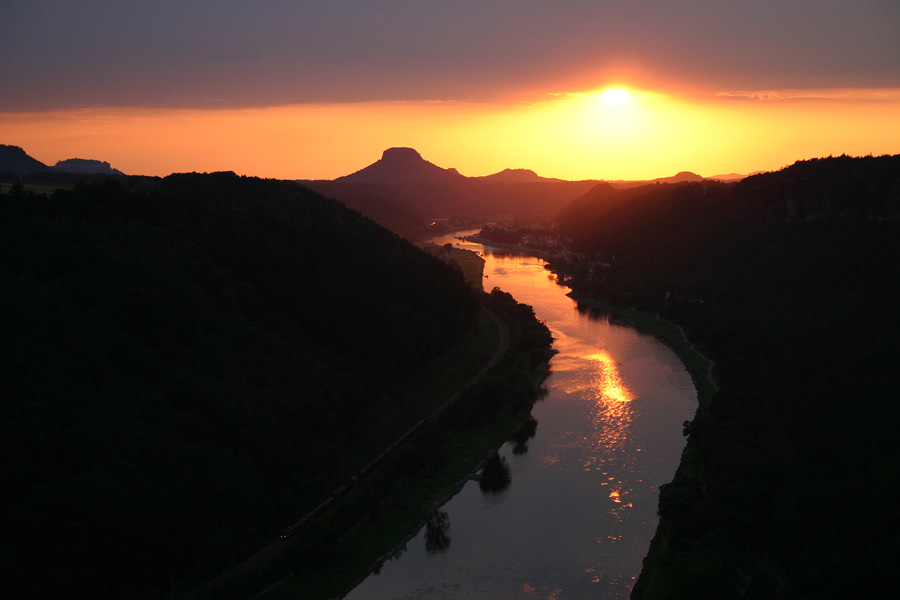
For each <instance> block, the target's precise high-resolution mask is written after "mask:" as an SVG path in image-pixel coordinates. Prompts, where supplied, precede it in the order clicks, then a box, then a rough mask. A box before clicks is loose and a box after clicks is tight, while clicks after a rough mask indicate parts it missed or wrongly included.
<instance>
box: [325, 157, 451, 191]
mask: <svg viewBox="0 0 900 600" xmlns="http://www.w3.org/2000/svg"><path fill="white" fill-rule="evenodd" d="M465 179H466V178H465V177H464V176H463V175H460V173H459V171H457V170H456V169H442V168H441V167H439V166H437V165H435V164H434V163H430V162H428V161H427V160H425V159H424V158H422V155H421V154H419V153H418V152H417V151H416V150H414V149H412V148H388V149H387V150H385V151H384V153H383V154H382V155H381V159H380V160H378V161H377V162H375V163H372V164H371V165H369V166H368V167H365V168H364V169H360V170H359V171H356V172H355V173H351V174H350V175H345V176H344V177H338V178H337V179H335V181H337V182H342V183H390V184H403V185H458V184H460V183H462V181H463V180H465Z"/></svg>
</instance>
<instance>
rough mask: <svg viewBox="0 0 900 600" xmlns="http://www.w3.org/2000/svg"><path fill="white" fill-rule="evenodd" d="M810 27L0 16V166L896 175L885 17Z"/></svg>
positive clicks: (459, 10) (752, 13) (899, 73)
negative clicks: (810, 165)
mask: <svg viewBox="0 0 900 600" xmlns="http://www.w3.org/2000/svg"><path fill="white" fill-rule="evenodd" d="M813 4H814V5H815V6H814V7H813V6H811V5H810V3H808V2H784V1H783V0H758V1H755V2H747V1H746V0H684V1H683V2H671V1H670V0H642V1H641V2H622V1H621V0H592V1H591V2H585V1H584V0H552V1H546V0H541V1H523V0H455V1H454V2H421V1H418V0H394V1H392V2H372V1H371V0H342V1H341V2H322V1H319V0H292V1H291V2H284V1H282V0H267V1H265V2H247V1H246V0H177V1H176V0H159V1H158V2H146V0H80V1H79V2H71V0H28V1H25V0H5V1H3V2H0V22H2V23H3V24H4V25H5V28H4V33H3V35H0V82H2V91H0V144H12V145H17V146H21V147H22V148H24V149H25V151H26V152H28V153H29V154H31V155H32V156H34V157H35V158H37V159H38V160H41V161H42V162H44V163H48V164H51V165H52V164H55V163H56V161H58V160H62V159H67V158H89V159H96V160H103V161H108V162H110V163H111V164H112V165H113V166H114V167H116V168H118V169H120V170H122V171H125V172H127V173H132V174H147V175H167V174H169V173H172V172H177V171H213V170H232V171H235V172H237V173H242V174H248V175H258V176H264V177H276V178H291V179H293V178H322V179H331V178H335V177H338V176H341V175H346V174H349V173H351V172H354V171H356V170H358V169H361V168H363V167H365V166H367V165H369V164H371V163H373V162H375V161H376V160H378V158H379V157H380V156H381V153H382V151H383V150H385V149H386V148H389V147H393V146H409V147H413V148H415V149H417V150H418V151H419V152H420V153H421V154H422V156H423V157H424V158H425V159H426V160H429V161H431V162H433V163H435V164H437V165H439V166H441V167H455V168H456V169H458V170H459V171H460V172H461V173H463V174H465V175H470V176H475V175H486V174H490V173H494V172H497V171H500V170H502V169H505V168H529V169H533V170H535V171H536V172H538V173H539V174H540V175H543V176H545V177H558V178H564V179H585V178H589V179H599V178H603V179H642V178H655V177H661V176H667V175H672V174H674V173H676V172H678V171H681V170H690V171H694V172H696V173H699V174H701V175H706V176H709V175H717V174H722V173H729V172H739V173H747V172H752V171H757V170H773V169H779V168H781V167H783V166H785V165H787V164H791V163H793V162H794V161H796V160H799V159H806V158H812V157H820V156H828V155H830V154H844V153H846V154H850V155H865V154H876V155H878V154H895V153H900V36H898V35H897V32H898V24H900V3H898V2H897V1H896V0H816V2H815V3H813ZM606 88H620V89H628V90H629V94H628V95H627V96H626V95H624V94H622V93H619V94H618V95H611V96H605V95H604V94H603V93H602V91H603V90H604V89H606Z"/></svg>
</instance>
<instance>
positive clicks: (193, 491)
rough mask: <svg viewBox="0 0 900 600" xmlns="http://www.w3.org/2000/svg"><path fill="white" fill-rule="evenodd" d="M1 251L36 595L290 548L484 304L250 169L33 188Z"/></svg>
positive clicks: (3, 530) (18, 483) (16, 590)
mask: <svg viewBox="0 0 900 600" xmlns="http://www.w3.org/2000/svg"><path fill="white" fill-rule="evenodd" d="M146 183H147V182H144V184H146ZM144 184H142V186H141V189H143V188H144V187H148V186H146V185H144ZM0 256H2V260H0V289H2V290H3V293H2V294H0V324H2V341H0V387H2V390H3V392H2V395H3V401H2V403H0V409H2V418H0V473H2V481H3V490H4V493H3V501H2V507H0V508H2V510H0V557H2V562H3V565H4V568H3V570H4V572H5V575H4V577H3V579H4V581H3V583H2V588H3V590H4V591H5V592H7V593H11V594H12V595H8V596H7V597H16V598H27V597H36V598H37V597H41V598H63V597H68V598H76V597H91V598H128V597H155V596H166V597H168V595H169V594H171V593H176V594H177V593H178V592H179V591H184V590H185V589H186V588H187V587H189V586H190V584H191V583H196V582H199V581H203V580H205V579H207V578H210V577H212V576H215V575H218V574H219V573H220V572H221V571H222V570H223V569H224V567H226V566H228V565H230V564H233V563H234V562H235V561H236V560H240V559H242V558H245V557H246V556H247V555H248V554H249V553H252V552H254V551H255V550H257V549H258V548H260V547H262V546H263V545H265V544H267V543H269V542H270V541H271V540H272V539H274V538H276V537H277V532H278V530H279V529H280V528H281V527H282V526H284V525H285V524H287V523H289V522H291V521H292V520H293V519H296V518H297V516H298V515H302V514H304V512H305V511H306V510H308V509H309V508H311V507H312V506H313V505H315V504H316V503H317V502H319V501H321V498H322V497H323V495H324V494H326V493H328V492H330V491H331V490H333V489H334V486H335V485H336V482H340V481H346V477H348V472H347V470H346V469H347V465H346V464H345V462H346V461H345V460H344V459H345V457H344V447H345V443H346V442H347V441H348V440H349V439H352V438H353V436H354V435H356V433H358V432H359V431H360V430H362V429H363V428H366V427H371V426H372V425H373V424H374V423H377V422H378V421H377V415H379V414H381V413H383V412H385V411H390V409H391V402H392V398H391V395H390V393H389V392H390V390H391V389H392V386H396V385H398V384H399V383H400V382H402V381H404V380H405V378H406V377H408V376H409V375H411V374H413V373H415V372H416V370H417V369H419V368H420V367H422V366H424V365H426V364H427V363H428V362H429V361H430V360H431V359H432V357H434V356H436V355H437V354H439V353H440V352H441V351H442V350H443V349H445V348H447V347H450V346H452V345H454V344H457V343H459V341H460V340H461V339H462V336H463V335H465V333H466V332H467V331H469V330H470V329H471V327H472V326H473V323H474V321H475V319H476V316H477V308H478V301H477V299H476V298H475V297H474V296H473V295H472V293H471V292H470V290H469V289H468V288H467V286H466V285H465V284H464V282H463V280H462V277H461V275H460V274H459V273H458V272H457V271H454V270H453V269H451V268H450V267H447V266H446V265H444V264H443V263H441V262H439V261H437V260H435V259H433V258H432V257H430V256H428V255H427V254H425V253H423V252H421V251H419V250H418V249H416V248H415V247H413V246H412V245H411V244H408V243H407V242H405V241H404V240H402V239H401V238H399V237H398V236H396V235H395V234H392V233H390V232H388V231H387V230H384V229H382V228H381V227H378V226H376V225H375V224H374V223H372V222H371V221H369V220H367V219H365V218H363V217H361V216H360V215H359V214H358V213H355V212H353V211H350V210H348V209H346V208H345V207H343V206H342V205H340V204H338V203H337V202H334V201H331V200H327V199H325V198H323V197H321V196H318V195H316V194H314V193H312V192H309V191H308V190H306V189H304V188H302V187H300V186H298V185H296V184H293V183H287V182H277V181H267V180H259V179H254V178H245V177H237V176H235V175H234V174H231V173H216V174H209V175H199V174H182V175H172V176H169V177H167V178H165V179H163V180H159V181H158V182H157V183H156V185H155V186H154V189H153V190H152V191H142V192H138V191H132V190H130V189H128V188H126V187H123V186H122V185H120V184H118V183H116V182H114V181H108V182H106V183H99V184H80V185H78V186H76V187H75V188H74V189H73V190H71V191H64V190H59V191H57V192H56V193H54V194H53V195H52V196H49V197H45V196H42V195H36V194H31V193H28V192H25V191H23V189H22V188H21V187H15V188H13V190H12V191H11V192H10V193H8V194H5V195H0Z"/></svg>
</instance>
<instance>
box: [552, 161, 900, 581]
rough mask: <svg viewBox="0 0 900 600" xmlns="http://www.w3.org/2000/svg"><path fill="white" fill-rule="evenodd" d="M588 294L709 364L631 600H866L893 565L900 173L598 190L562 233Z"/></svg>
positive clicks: (863, 169)
mask: <svg viewBox="0 0 900 600" xmlns="http://www.w3.org/2000/svg"><path fill="white" fill-rule="evenodd" d="M560 229H561V232H562V233H564V234H567V235H570V236H571V237H572V238H573V239H574V240H575V247H576V249H578V250H580V251H581V252H583V253H584V256H586V257H587V258H585V259H584V260H573V261H571V262H569V263H566V262H563V261H558V262H557V264H556V267H557V268H559V269H560V270H562V271H563V272H566V273H567V274H569V275H571V276H572V277H573V278H574V279H573V282H572V284H571V285H573V286H574V287H575V289H576V290H577V291H578V292H579V293H581V294H585V295H593V296H595V297H602V298H605V299H607V300H611V301H612V302H614V303H616V304H619V305H620V306H623V307H630V306H634V307H638V308H642V309H645V310H650V311H655V312H659V313H660V314H661V315H662V316H663V317H664V318H667V319H670V320H672V321H674V322H676V323H679V324H681V325H683V326H685V328H686V329H687V330H688V331H689V333H690V335H691V336H692V337H693V338H694V339H696V340H699V341H700V342H702V343H703V344H705V345H706V346H707V347H708V348H710V349H711V350H712V352H713V353H714V354H715V356H716V360H717V367H716V371H715V373H716V377H717V378H718V380H719V383H720V385H721V391H720V392H719V393H718V394H717V395H716V396H715V397H714V398H713V400H712V402H711V403H709V404H708V405H707V406H703V407H701V409H700V410H699V411H698V413H697V415H696V418H695V419H693V421H692V422H689V423H686V424H685V434H686V435H688V436H689V438H688V440H689V441H688V452H687V454H686V455H685V457H684V460H683V461H682V465H681V468H680V469H679V474H678V476H677V477H676V479H675V481H674V482H673V483H671V484H669V485H667V486H664V487H663V489H662V490H661V498H660V515H661V518H662V519H661V524H660V528H659V531H658V533H657V536H656V539H655V540H654V543H653V546H652V548H651V552H650V555H649V557H648V558H647V559H646V561H645V567H644V571H643V573H642V575H641V578H640V580H639V582H638V584H637V586H636V587H635V590H634V593H633V596H632V597H633V598H640V599H645V598H649V599H659V598H692V599H697V598H737V597H742V598H778V597H784V598H830V597H859V596H868V595H873V593H874V591H875V590H878V589H890V586H889V587H884V586H885V585H887V584H888V582H889V581H890V577H891V573H892V571H893V569H894V566H893V557H896V556H897V553H898V551H900V518H898V516H897V511H896V507H897V506H900V480H898V478H897V477H896V469H897V465H898V464H900V447H898V446H897V444H896V440H897V439H898V437H900V403H898V402H897V390H898V389H900V380H898V379H900V378H898V372H897V369H896V358H897V356H900V340H898V336H897V332H898V331H900V313H898V311H897V309H896V303H895V299H896V298H897V295H898V293H900V156H884V157H866V158H851V157H846V156H842V157H834V158H827V159H818V160H811V161H802V162H798V163H796V164H794V165H792V166H790V167H788V168H785V169H783V170H781V171H778V172H775V173H767V174H761V175H757V176H754V177H750V178H748V179H745V180H743V181H742V182H740V183H737V184H719V183H709V182H704V183H688V184H675V185H655V186H648V187H644V188H639V189H635V190H627V191H616V190H612V189H600V190H597V191H596V192H595V194H594V196H593V197H590V198H587V197H586V198H584V199H582V200H581V201H579V202H578V203H576V204H574V205H573V206H571V207H570V208H569V209H568V211H566V212H565V213H564V214H563V215H562V216H561V225H560Z"/></svg>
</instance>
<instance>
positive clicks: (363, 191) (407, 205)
mask: <svg viewBox="0 0 900 600" xmlns="http://www.w3.org/2000/svg"><path fill="white" fill-rule="evenodd" d="M301 183H303V184H304V185H306V186H307V187H309V188H311V189H313V190H315V191H317V192H319V193H320V194H323V195H325V196H328V197H331V198H334V199H336V200H340V201H341V202H343V203H344V204H346V205H347V206H349V207H351V208H354V209H356V210H358V211H359V212H361V213H363V214H364V215H366V216H368V217H369V218H371V219H373V220H375V221H377V222H379V223H381V224H382V225H384V226H385V227H387V228H389V229H392V230H394V231H396V232H398V233H401V234H403V235H414V234H416V233H417V232H420V231H423V230H424V229H425V228H426V227H427V226H428V224H429V223H432V222H433V221H434V220H435V219H454V220H455V221H456V223H458V224H469V225H472V226H478V225H481V224H483V223H485V222H487V221H498V220H502V221H512V220H514V219H515V220H518V221H519V222H520V223H527V222H537V221H545V220H549V219H551V218H553V217H554V216H555V215H556V213H557V212H558V211H559V210H560V209H561V208H562V207H563V206H565V205H567V204H568V203H569V202H571V201H572V200H574V199H575V198H578V197H579V196H581V195H582V194H584V193H585V192H587V191H588V190H589V189H590V188H591V187H593V186H594V185H596V183H597V182H596V181H564V180H561V179H548V178H545V177H541V176H540V175H538V174H537V173H535V172H534V171H531V170H528V169H505V170H503V171H501V172H499V173H496V174H494V175H488V176H485V177H466V176H465V175H462V174H461V173H460V172H459V171H457V170H456V169H452V168H451V169H445V168H442V167H439V166H438V165H435V164H434V163H431V162H429V161H427V160H425V159H424V158H422V155H421V154H419V152H418V151H416V150H414V149H413V148H388V149H387V150H385V151H384V153H383V154H382V156H381V159H380V160H378V161H376V162H374V163H373V164H371V165H369V166H367V167H365V168H363V169H360V170H359V171H356V172H354V173H351V174H350V175H346V176H344V177H338V178H337V179H335V180H333V181H308V180H306V181H301Z"/></svg>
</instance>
